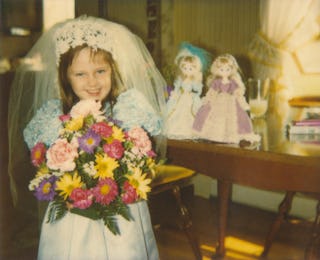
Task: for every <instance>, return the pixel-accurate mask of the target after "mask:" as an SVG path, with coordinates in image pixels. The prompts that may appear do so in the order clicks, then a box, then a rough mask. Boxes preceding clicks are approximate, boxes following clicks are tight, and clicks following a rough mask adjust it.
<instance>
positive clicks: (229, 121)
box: [193, 54, 260, 143]
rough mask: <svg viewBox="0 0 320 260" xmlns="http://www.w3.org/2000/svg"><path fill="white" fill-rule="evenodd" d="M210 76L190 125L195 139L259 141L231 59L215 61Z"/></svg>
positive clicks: (231, 141) (242, 86)
mask: <svg viewBox="0 0 320 260" xmlns="http://www.w3.org/2000/svg"><path fill="white" fill-rule="evenodd" d="M210 72H211V74H210V75H209V77H208V80H207V86H208V91H207V93H206V95H205V96H204V97H203V98H202V106H201V107H200V109H199V110H198V113H197V115H196V117H195V120H194V123H193V130H194V133H195V135H196V136H197V138H199V139H208V140H211V141H216V142H223V143H239V142H240V141H241V140H246V141H249V142H254V141H259V140H260V136H259V135H256V134H254V133H253V130H252V123H251V119H250V117H249V115H248V113H247V110H249V105H248V103H247V102H246V100H245V97H244V92H245V87H244V84H243V82H242V80H241V76H240V74H239V66H238V64H237V62H236V60H235V58H234V57H233V56H231V55H229V54H224V55H221V56H219V57H217V58H216V59H215V60H214V62H213V63H212V65H211V68H210Z"/></svg>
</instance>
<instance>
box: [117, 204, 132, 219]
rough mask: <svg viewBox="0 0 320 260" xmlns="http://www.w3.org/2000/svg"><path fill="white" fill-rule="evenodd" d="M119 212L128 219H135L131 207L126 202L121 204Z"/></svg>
mask: <svg viewBox="0 0 320 260" xmlns="http://www.w3.org/2000/svg"><path fill="white" fill-rule="evenodd" d="M118 214H119V215H121V216H122V217H124V218H125V219H126V220H128V221H130V220H133V217H132V215H131V212H130V209H129V207H128V206H127V205H126V204H121V205H119V207H118Z"/></svg>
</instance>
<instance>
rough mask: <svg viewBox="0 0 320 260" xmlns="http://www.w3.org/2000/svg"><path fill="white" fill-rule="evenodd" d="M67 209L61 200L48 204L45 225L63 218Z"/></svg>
mask: <svg viewBox="0 0 320 260" xmlns="http://www.w3.org/2000/svg"><path fill="white" fill-rule="evenodd" d="M67 211H68V210H67V207H66V204H65V202H64V201H63V200H55V201H53V202H52V203H51V204H50V208H49V212H48V219H47V223H52V222H54V221H57V220H59V219H61V218H63V217H64V216H65V214H66V213H67Z"/></svg>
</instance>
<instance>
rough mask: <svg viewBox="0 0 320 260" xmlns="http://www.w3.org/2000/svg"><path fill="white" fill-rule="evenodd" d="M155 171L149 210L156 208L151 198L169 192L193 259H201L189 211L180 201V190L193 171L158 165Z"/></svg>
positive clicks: (189, 179) (192, 174) (188, 180)
mask: <svg viewBox="0 0 320 260" xmlns="http://www.w3.org/2000/svg"><path fill="white" fill-rule="evenodd" d="M156 171H157V173H156V177H155V179H154V180H153V181H152V183H151V188H152V190H151V193H150V195H149V202H150V203H151V205H150V208H151V209H152V208H154V207H157V205H154V204H152V197H154V196H156V195H158V194H160V193H164V192H166V191H167V192H170V193H171V194H172V195H173V198H174V199H175V204H176V207H178V214H179V219H180V227H181V228H182V229H183V230H184V232H185V234H186V236H187V239H188V241H189V243H190V245H191V247H192V250H193V253H194V255H195V258H196V259H197V260H200V259H202V255H201V251H200V247H199V244H198V240H197V238H196V235H195V233H194V230H193V227H192V220H191V217H190V214H189V211H188V209H187V207H186V206H185V204H184V203H183V201H182V199H181V189H182V188H183V187H186V186H187V185H189V184H190V181H191V178H192V177H193V176H194V175H195V174H196V173H195V172H194V171H193V170H190V169H187V168H184V167H180V166H175V165H160V166H158V168H157V170H156ZM151 218H152V214H151Z"/></svg>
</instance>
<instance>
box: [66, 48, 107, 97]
mask: <svg viewBox="0 0 320 260" xmlns="http://www.w3.org/2000/svg"><path fill="white" fill-rule="evenodd" d="M111 73H112V69H111V66H110V64H109V63H108V62H107V61H105V59H104V58H103V56H102V55H92V54H91V51H90V49H89V48H85V49H83V50H81V51H80V52H79V53H78V55H76V56H75V57H74V59H73V61H72V64H71V65H70V66H69V68H68V73H67V75H68V79H69V82H70V84H71V87H72V89H73V91H74V93H75V94H76V95H77V96H78V97H79V99H80V100H83V99H94V100H99V101H102V100H104V99H105V98H106V97H107V96H108V94H109V93H110V90H111Z"/></svg>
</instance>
